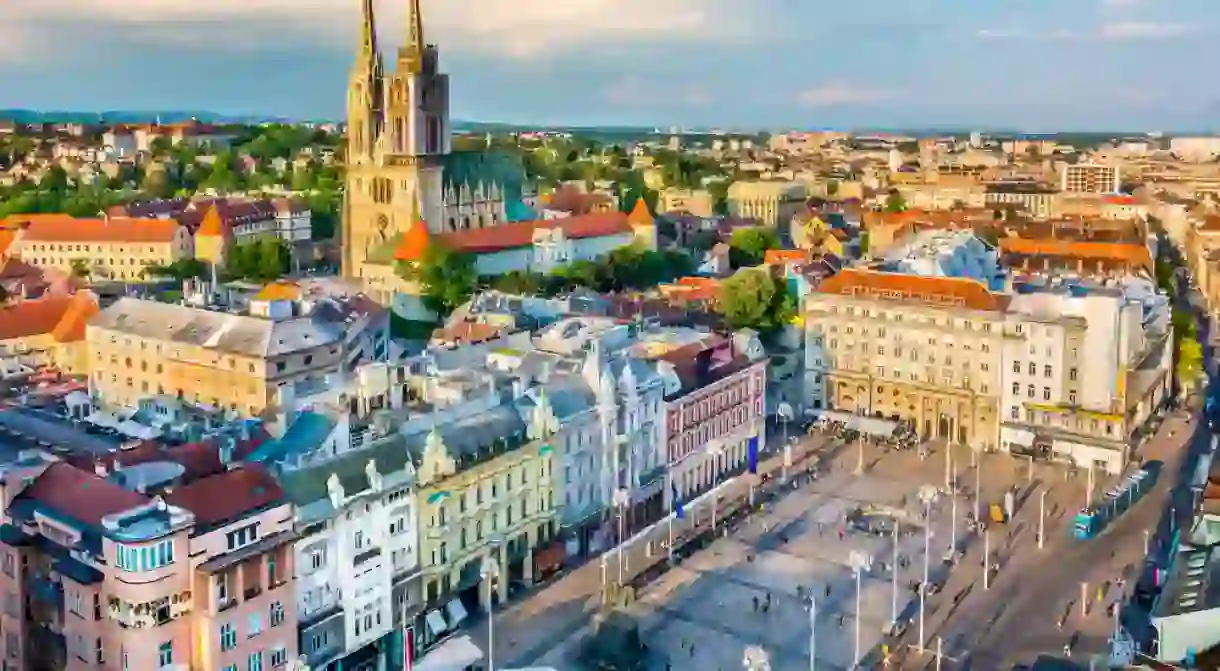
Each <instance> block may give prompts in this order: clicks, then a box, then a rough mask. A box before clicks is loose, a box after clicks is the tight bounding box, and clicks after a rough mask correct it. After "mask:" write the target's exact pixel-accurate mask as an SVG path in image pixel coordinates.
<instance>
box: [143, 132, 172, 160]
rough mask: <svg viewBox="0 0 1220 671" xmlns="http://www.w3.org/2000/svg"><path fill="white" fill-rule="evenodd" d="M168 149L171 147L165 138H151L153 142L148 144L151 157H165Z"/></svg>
mask: <svg viewBox="0 0 1220 671" xmlns="http://www.w3.org/2000/svg"><path fill="white" fill-rule="evenodd" d="M170 149H171V145H170V143H169V138H167V137H156V138H153V141H152V142H150V143H149V144H148V150H149V152H150V153H151V154H152V155H153V156H165V155H166V154H168V153H169V151H170Z"/></svg>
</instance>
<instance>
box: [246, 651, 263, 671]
mask: <svg viewBox="0 0 1220 671" xmlns="http://www.w3.org/2000/svg"><path fill="white" fill-rule="evenodd" d="M246 671H263V651H262V650H259V651H258V652H252V653H250V656H249V657H247V658H246Z"/></svg>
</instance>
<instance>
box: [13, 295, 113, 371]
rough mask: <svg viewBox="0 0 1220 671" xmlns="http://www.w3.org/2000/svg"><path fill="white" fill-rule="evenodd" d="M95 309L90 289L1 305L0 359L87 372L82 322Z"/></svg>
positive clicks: (87, 318)
mask: <svg viewBox="0 0 1220 671" xmlns="http://www.w3.org/2000/svg"><path fill="white" fill-rule="evenodd" d="M96 313H97V297H96V296H94V295H93V294H91V293H89V292H82V293H79V294H76V295H73V296H47V297H44V298H39V299H37V300H28V301H27V300H22V301H18V302H16V303H13V304H12V305H7V306H4V307H0V360H4V359H8V358H10V357H16V358H17V359H18V360H19V361H21V362H23V363H26V364H28V365H32V366H43V365H47V366H54V367H55V368H58V369H59V370H60V371H61V372H63V373H66V374H68V375H82V374H84V373H85V372H86V370H85V369H86V365H87V361H88V357H87V356H86V352H85V343H84V339H85V322H86V321H88V320H89V318H90V317H92V316H93V315H94V314H96Z"/></svg>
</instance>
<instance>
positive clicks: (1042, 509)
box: [1038, 489, 1046, 550]
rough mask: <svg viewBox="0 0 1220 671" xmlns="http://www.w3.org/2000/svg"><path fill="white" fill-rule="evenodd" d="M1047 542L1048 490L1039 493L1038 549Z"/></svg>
mask: <svg viewBox="0 0 1220 671" xmlns="http://www.w3.org/2000/svg"><path fill="white" fill-rule="evenodd" d="M1045 542H1046V490H1045V489H1043V490H1042V493H1041V494H1039V495H1038V549H1039V550H1041V549H1042V545H1043V543H1045Z"/></svg>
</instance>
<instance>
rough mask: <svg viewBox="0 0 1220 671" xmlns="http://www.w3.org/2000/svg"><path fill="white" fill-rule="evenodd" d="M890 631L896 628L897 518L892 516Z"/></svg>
mask: <svg viewBox="0 0 1220 671" xmlns="http://www.w3.org/2000/svg"><path fill="white" fill-rule="evenodd" d="M890 565H891V567H892V568H891V570H890V574H891V575H890V577H891V580H890V583H891V584H890V631H896V630H897V629H898V518H897V517H895V518H894V557H893V561H892V563H891V564H890Z"/></svg>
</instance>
